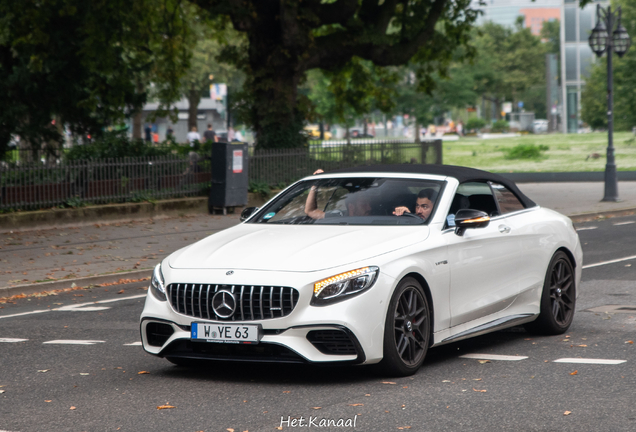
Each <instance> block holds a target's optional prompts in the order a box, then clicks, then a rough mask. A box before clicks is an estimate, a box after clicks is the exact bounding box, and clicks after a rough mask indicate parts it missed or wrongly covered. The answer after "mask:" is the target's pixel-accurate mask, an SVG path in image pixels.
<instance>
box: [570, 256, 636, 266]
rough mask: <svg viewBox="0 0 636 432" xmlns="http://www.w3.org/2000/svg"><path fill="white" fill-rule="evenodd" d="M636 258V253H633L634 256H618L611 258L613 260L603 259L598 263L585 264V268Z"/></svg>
mask: <svg viewBox="0 0 636 432" xmlns="http://www.w3.org/2000/svg"><path fill="white" fill-rule="evenodd" d="M633 259H636V255H632V256H628V257H625V258H618V259H615V260H611V261H603V262H600V263H596V264H588V265H584V266H583V267H581V268H583V269H588V268H592V267H599V266H603V265H607V264H614V263H618V262H623V261H629V260H633Z"/></svg>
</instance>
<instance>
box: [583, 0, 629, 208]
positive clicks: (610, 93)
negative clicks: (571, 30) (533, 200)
mask: <svg viewBox="0 0 636 432" xmlns="http://www.w3.org/2000/svg"><path fill="white" fill-rule="evenodd" d="M617 11H618V20H617V19H616V12H612V7H611V6H608V7H607V9H603V8H602V7H601V5H596V27H594V30H592V34H591V35H590V38H589V43H590V48H592V51H594V53H596V55H597V56H598V57H601V56H602V55H603V53H604V52H605V51H607V140H608V143H607V163H606V164H605V195H604V196H603V200H602V201H618V179H617V176H616V161H615V159H614V137H613V133H614V113H613V109H614V88H613V87H614V79H613V74H612V52H615V53H616V54H618V56H619V57H623V55H624V54H625V53H626V52H627V50H628V49H629V46H630V45H631V40H630V38H629V35H628V34H627V30H625V27H623V26H622V24H621V7H620V6H619V7H618V9H617ZM614 26H616V30H614ZM612 30H614V31H613V32H612Z"/></svg>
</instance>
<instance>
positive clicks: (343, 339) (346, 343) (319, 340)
mask: <svg viewBox="0 0 636 432" xmlns="http://www.w3.org/2000/svg"><path fill="white" fill-rule="evenodd" d="M307 340H308V341H309V342H311V344H312V345H313V346H315V347H316V348H317V349H318V351H320V352H321V353H323V354H332V355H355V354H358V352H357V351H356V347H355V345H354V343H353V341H352V340H351V338H350V337H349V335H347V333H345V332H344V331H342V330H312V331H310V332H309V333H307Z"/></svg>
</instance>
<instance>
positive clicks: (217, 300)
mask: <svg viewBox="0 0 636 432" xmlns="http://www.w3.org/2000/svg"><path fill="white" fill-rule="evenodd" d="M212 309H214V312H215V313H216V314H217V315H218V316H219V317H221V318H229V317H231V316H232V315H233V314H234V311H235V310H236V300H235V299H234V295H233V294H232V293H231V292H229V291H225V290H222V291H219V292H217V293H216V294H214V297H212Z"/></svg>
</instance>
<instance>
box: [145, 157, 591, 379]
mask: <svg viewBox="0 0 636 432" xmlns="http://www.w3.org/2000/svg"><path fill="white" fill-rule="evenodd" d="M241 219H242V220H244V222H243V223H242V224H240V225H237V226H235V227H232V228H229V229H227V230H225V231H222V232H219V233H215V234H212V235H210V236H209V237H207V238H205V239H203V240H200V241H198V242H196V243H194V244H191V245H189V246H186V247H184V248H183V249H180V250H178V251H176V252H174V253H172V254H171V255H169V256H168V257H166V258H165V259H164V260H163V261H162V262H161V263H160V264H159V265H157V267H156V268H155V270H154V273H153V276H152V280H151V283H150V288H149V290H148V295H147V297H146V303H145V306H144V309H143V312H142V314H141V320H140V326H141V337H142V342H143V347H144V349H145V350H146V351H147V352H148V353H150V354H154V355H156V356H159V357H165V358H166V359H167V360H169V361H171V362H173V363H175V364H177V365H188V364H190V363H191V362H192V361H193V360H225V361H248V362H250V361H251V362H254V361H260V362H287V363H289V362H292V363H293V362H296V363H311V364H335V365H339V364H340V365H342V364H358V365H360V364H378V363H379V365H380V366H381V367H382V368H383V369H384V371H385V372H386V373H387V374H389V375H395V376H405V375H411V374H414V373H415V372H417V370H418V369H419V367H420V366H421V365H422V363H423V362H424V359H425V357H426V353H427V351H428V349H429V348H431V347H435V346H438V345H443V344H448V343H451V342H455V341H459V340H462V339H466V338H470V337H473V336H479V335H482V334H485V333H488V332H493V331H496V330H500V329H504V328H508V327H513V326H517V325H525V327H526V329H528V330H529V331H532V332H536V333H539V334H548V335H555V334H562V333H564V332H566V331H567V330H568V328H569V327H570V324H571V323H572V319H573V316H574V309H575V302H576V297H577V294H578V287H579V282H580V280H581V268H582V264H583V256H582V250H581V244H580V242H579V237H578V235H577V233H576V230H575V229H574V227H573V225H572V221H571V220H570V219H569V218H567V217H565V216H563V215H561V214H559V213H557V212H555V211H552V210H549V209H545V208H541V207H540V206H538V205H537V204H535V203H534V202H533V201H532V200H531V199H530V198H528V197H526V196H525V195H524V194H523V193H521V191H519V189H518V188H517V187H516V185H515V184H514V183H513V182H511V181H510V180H507V179H505V178H504V177H501V176H499V175H496V174H491V173H488V172H485V171H480V170H475V169H471V168H464V167H453V166H448V165H415V164H413V165H411V164H406V165H385V166H364V167H358V168H352V169H346V170H339V171H334V172H332V173H323V174H318V175H314V176H310V177H306V178H304V179H302V180H300V181H298V182H296V183H294V184H293V185H291V186H289V187H288V188H287V189H285V190H284V191H283V192H281V193H280V194H278V195H277V196H276V197H275V198H273V199H272V200H271V201H269V202H268V203H266V204H265V205H264V206H263V207H262V208H260V209H256V208H248V209H245V210H244V211H243V214H242V215H241ZM521 337H525V336H521Z"/></svg>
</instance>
